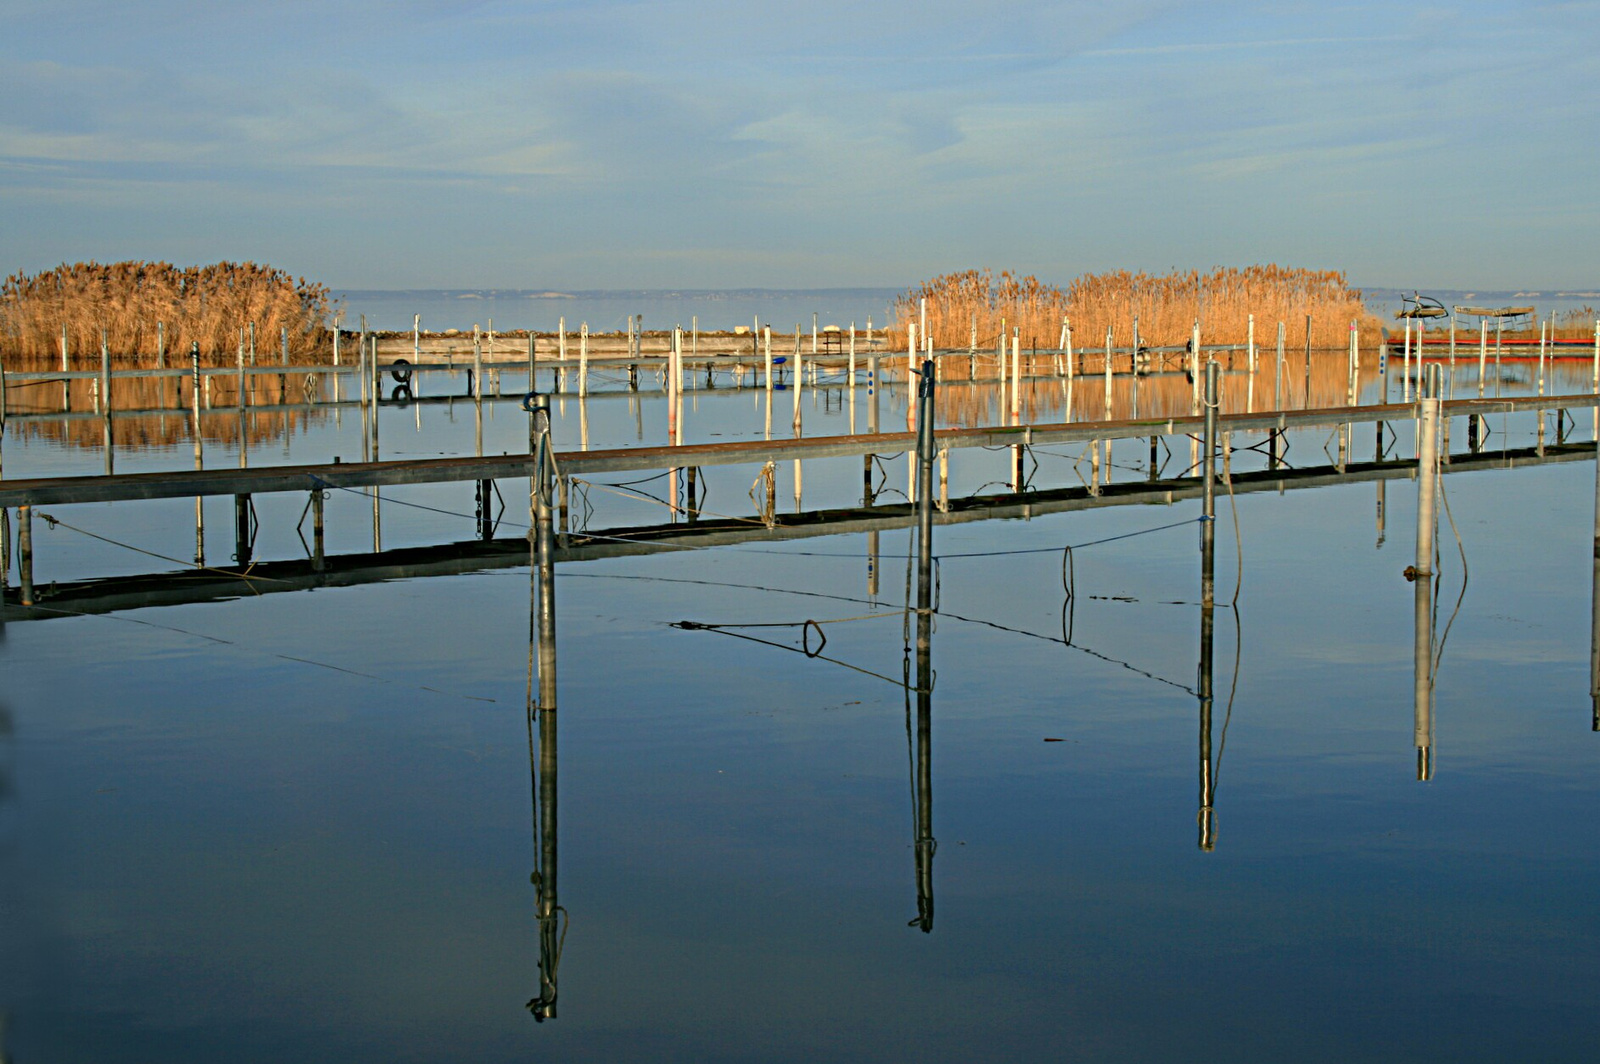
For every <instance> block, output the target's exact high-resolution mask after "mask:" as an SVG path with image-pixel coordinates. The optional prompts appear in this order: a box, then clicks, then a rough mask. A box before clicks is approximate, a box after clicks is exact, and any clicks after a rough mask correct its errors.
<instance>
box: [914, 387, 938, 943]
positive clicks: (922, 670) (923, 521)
mask: <svg viewBox="0 0 1600 1064" xmlns="http://www.w3.org/2000/svg"><path fill="white" fill-rule="evenodd" d="M933 387H934V383H933V362H932V361H924V362H923V363H922V375H921V378H920V380H919V381H918V390H917V397H918V403H919V405H920V406H921V408H922V409H921V411H920V416H918V418H917V559H916V564H917V597H916V603H917V605H916V610H917V641H916V696H917V697H916V701H917V721H916V732H915V740H914V742H913V750H912V758H913V765H912V799H913V808H912V815H913V819H914V821H915V824H916V833H915V840H914V842H915V849H916V871H917V915H916V917H915V918H914V919H913V920H912V921H911V922H910V924H909V926H911V927H918V928H921V929H922V931H923V933H924V934H927V933H929V932H931V931H932V930H933V855H934V852H935V851H936V850H937V849H938V847H939V844H938V842H937V841H936V840H935V839H934V837H933V490H932V488H933V416H934V413H933ZM908 664H909V662H908ZM908 687H909V685H908ZM910 713H911V705H910V698H909V691H908V697H907V700H906V731H907V737H908V738H910V737H911V730H912V726H911V717H910Z"/></svg>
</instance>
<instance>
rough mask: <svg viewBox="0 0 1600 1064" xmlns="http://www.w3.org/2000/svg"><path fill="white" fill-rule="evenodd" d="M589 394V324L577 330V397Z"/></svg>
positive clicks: (586, 323) (584, 324) (585, 323)
mask: <svg viewBox="0 0 1600 1064" xmlns="http://www.w3.org/2000/svg"><path fill="white" fill-rule="evenodd" d="M588 394H589V323H588V322H584V323H583V324H582V326H581V327H580V328H579V329H578V397H579V398H580V399H581V398H582V397H584V396H586V395H588Z"/></svg>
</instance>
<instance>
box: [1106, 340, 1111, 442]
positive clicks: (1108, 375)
mask: <svg viewBox="0 0 1600 1064" xmlns="http://www.w3.org/2000/svg"><path fill="white" fill-rule="evenodd" d="M1105 377H1106V414H1105V419H1106V420H1107V421H1110V420H1111V326H1109V325H1107V326H1106V365H1105Z"/></svg>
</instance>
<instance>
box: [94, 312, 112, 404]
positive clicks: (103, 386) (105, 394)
mask: <svg viewBox="0 0 1600 1064" xmlns="http://www.w3.org/2000/svg"><path fill="white" fill-rule="evenodd" d="M95 398H96V402H95V407H94V408H95V412H96V413H109V412H110V410H111V348H110V346H109V345H108V344H107V343H106V331H105V330H104V329H101V330H100V394H99V395H98V396H96V397H95Z"/></svg>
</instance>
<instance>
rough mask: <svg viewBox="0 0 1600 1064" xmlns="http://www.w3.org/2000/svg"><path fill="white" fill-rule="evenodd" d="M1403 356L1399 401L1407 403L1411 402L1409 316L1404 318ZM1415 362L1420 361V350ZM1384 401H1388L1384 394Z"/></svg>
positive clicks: (1419, 362)
mask: <svg viewBox="0 0 1600 1064" xmlns="http://www.w3.org/2000/svg"><path fill="white" fill-rule="evenodd" d="M1405 358H1406V361H1405V372H1404V373H1403V374H1402V375H1401V377H1400V401H1401V402H1402V403H1409V402H1411V319H1410V318H1407V319H1406V356H1405ZM1417 362H1418V364H1419V365H1420V364H1421V362H1422V358H1421V352H1418V357H1417ZM1417 376H1418V377H1419V378H1420V377H1421V376H1422V375H1421V374H1420V373H1419V374H1417ZM1384 401H1385V402H1388V397H1387V396H1385V398H1384Z"/></svg>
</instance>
